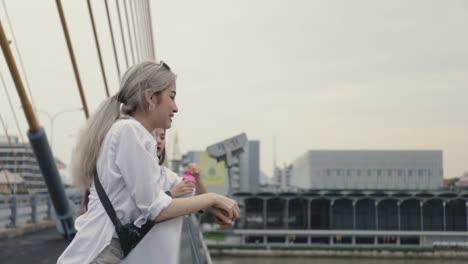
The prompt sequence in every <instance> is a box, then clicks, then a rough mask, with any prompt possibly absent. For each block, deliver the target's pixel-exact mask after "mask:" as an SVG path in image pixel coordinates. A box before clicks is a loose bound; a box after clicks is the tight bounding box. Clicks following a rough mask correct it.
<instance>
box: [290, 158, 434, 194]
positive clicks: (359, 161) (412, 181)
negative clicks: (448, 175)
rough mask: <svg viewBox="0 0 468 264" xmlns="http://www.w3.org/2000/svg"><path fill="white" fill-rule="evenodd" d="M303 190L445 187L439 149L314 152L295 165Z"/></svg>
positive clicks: (294, 179)
mask: <svg viewBox="0 0 468 264" xmlns="http://www.w3.org/2000/svg"><path fill="white" fill-rule="evenodd" d="M291 185H292V186H294V187H298V188H301V189H335V190H338V189H339V190H343V189H352V190H378V189H381V190H435V189H439V188H442V187H443V159H442V151H440V150H311V151H308V152H306V153H305V154H303V155H302V156H300V157H299V158H298V159H297V160H295V161H294V162H293V163H292V172H291Z"/></svg>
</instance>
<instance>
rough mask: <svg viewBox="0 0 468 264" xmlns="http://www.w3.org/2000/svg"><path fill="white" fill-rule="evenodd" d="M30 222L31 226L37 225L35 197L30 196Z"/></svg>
mask: <svg viewBox="0 0 468 264" xmlns="http://www.w3.org/2000/svg"><path fill="white" fill-rule="evenodd" d="M31 221H32V223H33V224H35V223H37V195H36V194H33V195H32V196H31Z"/></svg>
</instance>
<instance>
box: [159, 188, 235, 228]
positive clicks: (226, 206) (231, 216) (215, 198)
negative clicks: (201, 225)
mask: <svg viewBox="0 0 468 264" xmlns="http://www.w3.org/2000/svg"><path fill="white" fill-rule="evenodd" d="M209 207H214V208H217V209H220V210H221V211H223V213H224V215H223V216H224V219H223V221H224V222H226V223H229V224H232V223H233V221H234V220H235V219H237V218H238V217H239V207H238V206H237V203H236V201H235V200H232V199H229V198H227V197H225V196H222V195H219V194H216V193H205V194H201V195H197V196H193V197H188V198H174V199H172V201H171V203H170V204H169V206H168V207H166V208H165V209H163V210H162V211H161V213H160V214H159V215H158V216H157V217H156V219H155V221H156V222H162V221H165V220H168V219H172V218H174V217H178V216H182V215H186V214H190V213H195V212H198V211H199V210H202V209H205V208H209Z"/></svg>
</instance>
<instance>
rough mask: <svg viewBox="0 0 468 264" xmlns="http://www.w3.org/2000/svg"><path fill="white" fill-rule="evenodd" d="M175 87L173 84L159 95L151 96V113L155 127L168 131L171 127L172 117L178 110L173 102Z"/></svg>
mask: <svg viewBox="0 0 468 264" xmlns="http://www.w3.org/2000/svg"><path fill="white" fill-rule="evenodd" d="M175 97H176V85H175V83H174V84H172V85H171V86H169V87H168V88H166V89H164V90H163V91H162V92H161V93H160V94H159V95H156V94H155V95H153V96H151V100H152V102H153V104H154V105H155V108H154V109H153V111H152V114H153V116H154V120H155V125H156V127H159V128H163V129H168V128H170V127H171V123H172V117H174V114H175V113H177V111H178V110H179V109H178V108H177V104H176V102H175Z"/></svg>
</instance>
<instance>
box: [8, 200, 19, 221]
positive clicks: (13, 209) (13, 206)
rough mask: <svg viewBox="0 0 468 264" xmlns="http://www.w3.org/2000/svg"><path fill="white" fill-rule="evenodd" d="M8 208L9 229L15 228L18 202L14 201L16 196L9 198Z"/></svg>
mask: <svg viewBox="0 0 468 264" xmlns="http://www.w3.org/2000/svg"><path fill="white" fill-rule="evenodd" d="M10 208H11V216H10V219H11V222H10V227H16V225H17V224H18V202H17V199H16V195H13V196H11V198H10Z"/></svg>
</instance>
